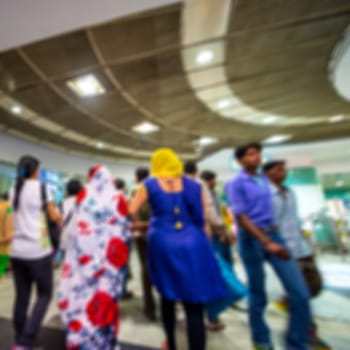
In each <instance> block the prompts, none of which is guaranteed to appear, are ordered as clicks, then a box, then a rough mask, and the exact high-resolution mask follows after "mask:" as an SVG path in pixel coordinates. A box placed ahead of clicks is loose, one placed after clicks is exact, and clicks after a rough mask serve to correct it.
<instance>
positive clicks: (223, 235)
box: [200, 170, 247, 331]
mask: <svg viewBox="0 0 350 350" xmlns="http://www.w3.org/2000/svg"><path fill="white" fill-rule="evenodd" d="M200 177H201V179H202V181H203V185H204V186H206V187H207V192H208V194H209V196H210V201H209V203H210V206H209V208H208V210H207V212H208V213H209V215H208V217H207V220H208V223H209V227H210V233H211V242H212V245H213V248H214V251H215V255H216V258H217V261H218V264H219V266H220V270H221V276H222V278H223V279H224V281H225V283H226V287H227V289H228V290H229V294H228V296H227V297H225V298H223V299H221V300H217V301H214V302H211V303H209V304H207V305H206V311H207V314H208V320H209V323H208V329H209V330H211V331H219V330H221V329H223V328H225V323H223V322H222V321H221V320H220V318H219V317H220V314H221V313H222V312H223V311H225V310H226V309H228V308H229V307H230V306H232V305H234V304H235V303H236V302H238V301H239V300H241V299H243V298H244V297H246V296H247V288H246V286H244V285H243V284H242V283H241V282H240V281H239V279H238V278H237V276H236V273H235V271H234V269H233V259H232V250H231V247H232V244H233V241H234V237H233V233H229V232H228V231H227V230H226V227H225V225H224V221H223V218H222V210H221V204H220V201H219V198H218V195H217V193H216V174H215V173H214V172H213V171H210V170H205V171H203V172H202V173H201V176H200Z"/></svg>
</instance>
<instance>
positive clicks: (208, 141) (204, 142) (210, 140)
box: [196, 136, 219, 147]
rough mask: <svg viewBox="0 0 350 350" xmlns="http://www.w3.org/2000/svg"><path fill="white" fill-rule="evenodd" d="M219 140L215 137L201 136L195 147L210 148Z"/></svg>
mask: <svg viewBox="0 0 350 350" xmlns="http://www.w3.org/2000/svg"><path fill="white" fill-rule="evenodd" d="M218 141H219V140H218V139H217V138H216V137H211V136H203V137H201V138H200V139H198V140H197V142H196V143H197V145H199V146H201V147H205V146H210V145H213V144H214V143H217V142H218Z"/></svg>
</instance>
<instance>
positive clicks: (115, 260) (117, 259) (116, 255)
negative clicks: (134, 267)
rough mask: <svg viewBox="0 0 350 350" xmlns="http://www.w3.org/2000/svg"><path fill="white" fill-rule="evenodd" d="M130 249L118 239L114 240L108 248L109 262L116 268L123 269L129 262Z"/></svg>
mask: <svg viewBox="0 0 350 350" xmlns="http://www.w3.org/2000/svg"><path fill="white" fill-rule="evenodd" d="M128 256H129V247H128V246H127V245H126V244H125V243H124V242H123V241H122V240H121V239H120V238H118V237H114V238H112V239H111V240H110V241H109V243H108V246H107V260H108V261H109V262H110V263H111V264H112V265H113V266H114V267H116V268H118V269H119V268H122V267H123V266H125V265H126V264H127V262H128Z"/></svg>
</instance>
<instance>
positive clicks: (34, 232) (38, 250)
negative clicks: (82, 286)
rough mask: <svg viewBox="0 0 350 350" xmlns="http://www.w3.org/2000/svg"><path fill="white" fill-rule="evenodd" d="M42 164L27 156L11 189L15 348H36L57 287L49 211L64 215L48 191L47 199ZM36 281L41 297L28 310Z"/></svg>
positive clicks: (54, 215) (56, 218)
mask: <svg viewBox="0 0 350 350" xmlns="http://www.w3.org/2000/svg"><path fill="white" fill-rule="evenodd" d="M39 165H40V163H39V160H38V159H36V158H34V157H32V156H23V157H22V158H21V159H20V160H19V163H18V166H17V179H16V185H15V187H14V188H13V189H11V191H10V199H11V203H12V205H13V209H14V236H13V241H12V251H11V260H12V267H13V272H14V282H15V289H16V300H15V307H14V315H13V319H14V327H15V334H16V344H17V345H15V346H14V347H13V349H14V350H29V349H32V348H33V345H34V342H35V338H36V336H37V334H38V332H39V329H40V326H41V323H42V320H43V318H44V316H45V313H46V310H47V307H48V305H49V302H50V299H51V295H52V289H53V268H52V260H51V254H52V247H51V242H50V237H49V234H48V230H47V220H46V215H45V211H47V214H48V216H49V217H50V219H51V220H52V221H55V222H60V221H61V220H62V218H61V216H60V215H59V214H58V212H57V211H56V208H55V205H54V203H53V202H52V197H51V196H50V194H49V192H48V191H47V195H46V198H47V203H43V195H42V185H41V184H40V182H39ZM44 190H45V191H46V188H44ZM33 284H35V286H36V289H37V300H36V302H35V305H34V307H33V309H32V312H31V313H29V314H28V308H29V301H30V296H31V290H32V285H33Z"/></svg>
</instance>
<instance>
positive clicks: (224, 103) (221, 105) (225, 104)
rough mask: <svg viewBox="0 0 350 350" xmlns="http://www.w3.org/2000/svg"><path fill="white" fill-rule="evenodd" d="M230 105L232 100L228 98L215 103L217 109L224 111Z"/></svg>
mask: <svg viewBox="0 0 350 350" xmlns="http://www.w3.org/2000/svg"><path fill="white" fill-rule="evenodd" d="M231 105H232V100H231V99H229V98H224V99H222V100H220V101H219V102H218V103H217V109H225V108H228V107H230V106H231Z"/></svg>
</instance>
